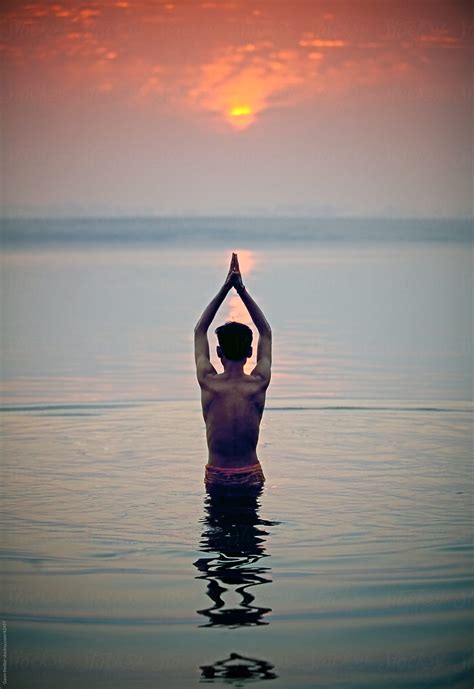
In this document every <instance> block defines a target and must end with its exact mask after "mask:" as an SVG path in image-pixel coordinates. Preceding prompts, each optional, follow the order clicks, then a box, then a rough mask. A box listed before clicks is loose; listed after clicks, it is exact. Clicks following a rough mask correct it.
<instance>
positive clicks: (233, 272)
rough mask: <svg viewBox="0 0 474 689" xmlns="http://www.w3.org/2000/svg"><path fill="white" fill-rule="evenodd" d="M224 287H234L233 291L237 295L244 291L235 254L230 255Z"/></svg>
mask: <svg viewBox="0 0 474 689" xmlns="http://www.w3.org/2000/svg"><path fill="white" fill-rule="evenodd" d="M224 286H225V287H227V288H228V289H231V288H232V287H235V289H236V290H237V292H239V293H240V292H241V290H243V289H244V284H243V282H242V275H241V274H240V268H239V259H238V258H237V254H232V258H231V261H230V268H229V272H228V273H227V277H226V280H225V283H224Z"/></svg>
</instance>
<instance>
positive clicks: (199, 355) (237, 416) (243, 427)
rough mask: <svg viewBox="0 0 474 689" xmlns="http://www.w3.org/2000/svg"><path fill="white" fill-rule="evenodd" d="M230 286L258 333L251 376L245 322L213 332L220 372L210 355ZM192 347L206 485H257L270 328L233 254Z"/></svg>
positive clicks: (249, 338)
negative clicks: (247, 370) (198, 388)
mask: <svg viewBox="0 0 474 689" xmlns="http://www.w3.org/2000/svg"><path fill="white" fill-rule="evenodd" d="M232 288H235V289H236V290H237V293H238V295H239V296H240V298H241V299H242V301H243V303H244V304H245V306H246V308H247V310H248V312H249V314H250V316H251V318H252V321H253V322H254V324H255V326H256V328H257V330H258V333H259V340H258V348H257V365H256V366H255V368H254V369H253V371H252V372H251V373H250V374H249V375H248V374H246V373H244V365H245V363H246V361H247V358H248V357H249V356H251V355H252V331H251V330H250V328H249V327H248V326H246V325H244V324H243V323H235V322H230V323H226V324H225V325H221V326H220V327H219V328H217V330H216V334H217V338H218V340H219V346H218V347H217V355H218V357H219V358H220V360H221V362H222V365H223V367H224V371H223V372H222V373H217V371H216V369H215V368H214V366H213V365H212V364H211V361H210V359H209V342H208V339H207V331H208V329H209V326H210V325H211V323H212V321H213V319H214V316H215V315H216V313H217V311H218V309H219V307H220V306H221V304H222V302H223V301H224V299H225V298H226V296H227V294H228V293H229V291H230V290H231V289H232ZM194 351H195V359H196V371H197V378H198V381H199V385H200V386H201V401H202V411H203V415H204V420H205V422H206V432H207V445H208V448H209V458H208V463H207V465H206V477H205V481H206V486H207V487H208V488H214V487H218V488H219V487H224V488H231V489H234V488H237V489H238V488H239V487H244V488H246V487H255V488H258V487H261V486H262V484H263V482H264V480H265V477H264V475H263V471H262V468H261V466H260V462H259V461H258V457H257V451H256V450H257V442H258V435H259V429H260V421H261V418H262V414H263V409H264V406H265V394H266V390H267V387H268V384H269V383H270V372H271V363H272V331H271V328H270V326H269V324H268V322H267V320H266V318H265V316H264V315H263V313H262V311H261V309H260V308H259V307H258V306H257V304H256V303H255V301H254V300H253V299H252V297H251V296H250V294H249V293H248V292H247V290H246V289H245V287H244V285H243V283H242V276H241V274H240V268H239V262H238V258H237V254H232V260H231V263H230V269H229V273H228V275H227V278H226V280H225V282H224V285H223V286H222V287H221V289H220V290H219V292H218V293H217V295H216V296H215V297H214V299H212V301H211V302H210V303H209V304H208V306H207V307H206V308H205V310H204V312H203V314H202V316H201V318H200V319H199V321H198V322H197V324H196V327H195V328H194Z"/></svg>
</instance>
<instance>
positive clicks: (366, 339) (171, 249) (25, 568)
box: [1, 219, 473, 689]
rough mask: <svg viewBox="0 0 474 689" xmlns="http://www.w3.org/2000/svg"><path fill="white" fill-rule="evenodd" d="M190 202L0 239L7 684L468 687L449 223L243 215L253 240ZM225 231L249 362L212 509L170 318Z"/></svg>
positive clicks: (188, 374) (463, 363) (206, 284)
mask: <svg viewBox="0 0 474 689" xmlns="http://www.w3.org/2000/svg"><path fill="white" fill-rule="evenodd" d="M82 222H83V225H84V223H85V221H82ZM203 222H205V221H204V220H202V219H201V220H199V221H196V224H195V226H194V230H195V234H194V235H192V239H191V235H190V236H189V241H188V240H186V241H184V240H183V238H182V237H181V239H179V236H180V232H178V233H177V234H176V226H173V227H171V228H170V230H169V232H168V234H166V231H163V232H162V235H163V236H162V237H161V239H157V237H156V236H155V237H153V236H152V237H150V236H148V237H147V238H146V242H144V241H143V240H141V241H140V242H135V241H133V239H134V225H133V221H130V223H131V224H130V225H129V226H128V230H127V229H126V223H124V224H122V229H121V233H122V234H121V235H120V236H119V237H118V238H117V237H116V238H115V239H114V240H113V241H111V240H107V241H106V239H107V238H105V239H104V238H102V239H101V241H100V242H97V241H95V240H94V241H93V239H94V235H93V233H92V232H91V231H90V226H88V225H87V223H85V226H86V227H89V234H88V235H87V233H86V235H85V236H84V237H82V238H80V239H81V240H80V241H79V238H78V235H77V231H78V230H77V224H74V223H70V224H69V230H68V223H66V222H63V224H62V228H63V229H62V231H63V236H61V237H60V238H58V237H57V236H56V238H54V241H53V240H51V241H48V242H47V243H45V244H43V243H42V242H41V239H40V236H41V233H40V235H38V234H37V235H36V237H34V241H33V240H32V238H31V236H32V235H34V234H35V232H36V233H38V226H37V225H36V224H35V223H31V224H30V225H29V226H28V228H29V229H28V232H29V235H28V236H27V234H28V233H25V231H24V230H20V229H18V226H17V229H18V232H16V233H15V232H12V230H11V228H10V230H9V232H10V236H8V233H7V235H6V243H5V253H4V257H3V261H2V283H3V294H4V297H3V318H4V320H5V322H7V323H8V325H9V327H8V329H7V330H5V331H4V332H3V336H2V337H3V348H2V349H3V385H2V396H3V412H2V415H1V419H2V426H3V448H2V455H3V492H4V497H3V509H2V513H3V514H2V517H3V519H2V523H3V525H4V531H3V546H4V547H3V560H2V572H3V576H2V579H3V590H4V596H3V598H4V604H3V608H4V618H5V619H6V622H7V635H8V681H9V684H11V686H15V687H17V686H18V687H34V688H35V689H42V688H43V687H44V688H45V689H46V688H47V689H50V688H51V689H54V688H56V687H57V688H58V689H59V688H60V687H61V688H63V687H65V686H67V687H86V686H87V687H97V688H98V687H101V688H103V687H114V688H116V687H134V688H135V687H154V688H156V687H166V688H168V687H170V688H173V687H176V688H179V689H188V687H189V688H192V687H197V686H201V685H203V686H204V685H205V684H206V683H207V684H211V685H215V686H235V687H245V686H247V684H248V683H257V684H258V682H259V681H265V682H269V683H270V684H269V686H272V687H273V686H274V687H275V688H277V687H281V688H282V689H306V688H309V687H331V688H333V687H350V688H351V689H352V688H354V689H355V688H357V687H360V688H361V689H362V688H363V689H371V688H372V687H373V688H375V687H377V688H378V687H380V686H384V687H393V688H398V687H400V688H402V687H403V688H404V689H417V688H421V687H426V688H427V689H428V688H430V689H431V688H432V687H440V688H441V687H442V688H443V689H444V688H445V687H460V688H461V687H471V686H472V684H473V681H472V678H473V667H472V666H473V663H472V655H471V652H472V607H471V591H472V559H471V556H472V508H471V505H472V502H471V501H472V474H471V471H472V469H471V454H472V410H473V407H472V361H471V347H472V339H471V338H472V315H471V314H472V254H471V244H470V242H469V241H468V239H469V237H468V234H466V233H467V230H466V228H464V229H463V231H462V232H460V231H459V228H458V229H456V228H455V229H454V230H453V233H452V238H451V239H449V237H450V235H449V232H448V231H449V227H448V226H447V225H446V224H445V225H442V226H441V225H438V229H437V230H436V232H437V233H438V234H436V232H435V233H434V235H436V236H431V235H430V233H429V227H424V228H422V229H420V226H419V225H416V224H411V225H410V223H409V222H408V221H407V222H406V223H405V224H403V223H402V224H400V225H399V227H398V229H397V232H396V233H395V231H394V230H393V228H392V234H390V231H389V229H387V232H386V233H385V234H384V233H383V232H381V231H380V230H379V233H380V236H378V237H376V236H373V235H371V236H365V237H364V236H362V235H361V234H360V228H359V230H357V227H356V226H353V227H350V232H349V231H348V229H347V228H346V229H345V230H344V231H342V230H341V229H339V230H338V232H339V233H340V234H339V235H338V237H337V238H336V237H335V236H334V234H333V235H331V233H329V235H328V232H329V230H328V228H331V227H332V229H331V232H333V233H334V232H335V231H336V230H335V226H334V225H332V226H331V224H330V223H329V225H327V227H326V229H325V232H326V234H325V236H324V237H321V236H320V235H318V233H317V232H315V234H311V232H310V231H309V230H308V228H307V229H306V230H305V231H302V230H301V231H299V232H298V233H297V234H295V235H291V227H292V226H291V225H290V224H288V221H286V222H287V234H286V235H284V234H283V232H282V231H281V228H282V227H283V224H282V223H283V221H281V223H280V226H279V227H280V229H279V232H280V234H278V233H277V234H276V235H275V236H273V235H271V234H269V230H268V225H265V223H263V224H259V223H258V222H257V221H255V222H256V225H255V228H256V229H255V241H254V240H252V236H251V228H249V227H248V226H245V223H244V221H239V222H240V223H243V225H242V227H241V230H239V231H238V228H237V229H236V228H235V226H234V230H235V231H236V232H237V231H238V233H237V236H236V237H234V241H233V242H232V243H231V242H228V240H227V239H226V238H224V237H222V236H221V235H219V234H218V232H217V229H216V228H211V230H210V231H209V232H206V231H204V230H205V228H204V229H203V226H202V223H203ZM214 222H215V223H217V222H218V221H214ZM222 222H224V221H222ZM225 222H230V221H225ZM262 222H263V221H262ZM301 222H303V221H301ZM305 222H306V223H308V222H309V221H305ZM189 226H191V227H192V223H191V221H187V228H188V229H187V230H186V231H188V232H189ZM12 227H13V225H12ZM179 227H181V226H179ZM441 227H442V230H441V229H439V228H441ZM14 229H15V227H14ZM181 229H182V227H181ZM300 229H301V228H300ZM316 229H317V228H316ZM451 229H452V228H451ZM410 231H412V232H413V235H414V236H415V240H413V241H412V240H409V237H410ZM341 233H342V234H341ZM440 233H441V234H440ZM443 233H444V234H443ZM197 234H199V237H198V236H197ZM177 235H178V239H177V238H176V236H177ZM290 238H291V239H292V241H289V239H290ZM198 239H199V241H198ZM233 249H240V255H241V256H242V261H241V262H242V263H243V271H244V276H245V275H246V276H247V277H246V283H247V287H248V289H249V291H251V292H252V294H253V295H254V296H255V297H256V298H257V300H258V301H259V303H260V304H261V305H262V307H263V308H264V311H265V313H266V314H267V316H268V318H269V320H270V322H271V324H272V326H273V332H274V340H275V342H274V375H273V379H272V383H271V386H270V388H269V391H268V398H267V409H266V411H265V414H264V419H263V422H262V431H261V443H260V450H259V456H260V459H261V462H262V464H263V466H264V469H265V473H266V476H267V483H266V486H265V489H264V491H263V493H262V495H261V496H259V497H258V498H257V499H254V500H253V501H252V500H247V501H246V502H245V503H243V504H242V503H238V504H232V503H230V502H228V503H226V504H224V505H222V504H219V503H216V502H212V501H210V499H209V498H208V497H206V495H205V493H204V490H203V485H202V478H203V465H204V462H205V454H206V447H205V435H204V427H203V422H202V418H201V413H200V408H199V391H198V388H197V385H196V383H195V380H194V372H193V355H192V328H193V325H194V323H195V321H196V320H197V318H198V316H199V315H200V312H201V311H202V309H203V308H204V306H205V304H206V303H207V301H208V300H209V299H210V298H211V297H212V296H213V295H214V293H215V291H216V290H217V288H218V287H219V285H220V284H221V282H222V280H223V278H224V276H225V273H226V262H227V261H228V258H230V252H231V251H232V250H233ZM239 308H240V307H239V303H238V301H236V300H235V299H230V300H229V301H228V302H227V303H226V304H225V305H224V307H223V311H222V318H221V319H219V316H218V318H217V319H216V325H217V324H218V323H219V322H222V321H223V320H224V319H225V318H226V317H228V316H232V315H233V316H235V317H243V316H244V314H243V313H242V312H241V311H239ZM212 337H214V336H212ZM216 363H217V362H216Z"/></svg>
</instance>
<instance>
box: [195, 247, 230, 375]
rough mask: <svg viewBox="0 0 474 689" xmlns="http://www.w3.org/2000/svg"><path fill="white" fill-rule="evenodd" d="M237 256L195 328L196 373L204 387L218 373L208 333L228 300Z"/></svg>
mask: <svg viewBox="0 0 474 689" xmlns="http://www.w3.org/2000/svg"><path fill="white" fill-rule="evenodd" d="M234 257H235V254H232V260H231V262H230V268H229V273H228V275H227V278H226V281H225V282H224V284H223V285H222V287H221V288H220V290H219V291H218V293H217V294H216V296H215V297H214V298H213V299H211V301H210V302H209V304H208V305H207V306H206V308H205V309H204V311H203V313H202V316H201V318H200V319H199V320H198V322H197V323H196V325H195V327H194V358H195V361H196V373H197V378H198V381H199V383H200V384H201V385H202V384H203V383H204V381H205V378H206V376H208V375H215V374H216V373H217V371H216V369H215V368H214V366H213V365H212V364H211V360H210V354H209V341H208V339H207V331H208V330H209V326H210V325H211V323H212V321H213V320H214V317H215V315H216V313H217V311H218V310H219V307H220V306H221V304H222V302H223V301H224V299H225V298H226V296H227V294H228V293H229V291H230V290H231V289H232V286H233V277H232V276H233V274H234V272H235V270H234V266H235V258H236V257H235V258H234Z"/></svg>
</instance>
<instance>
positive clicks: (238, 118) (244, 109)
mask: <svg viewBox="0 0 474 689" xmlns="http://www.w3.org/2000/svg"><path fill="white" fill-rule="evenodd" d="M227 121H228V122H229V123H230V124H231V125H232V126H233V127H235V128H236V129H245V128H246V127H248V126H250V125H251V124H252V123H253V122H254V121H255V114H254V112H253V111H252V108H251V107H250V106H248V105H237V106H235V107H232V108H230V110H229V111H228V113H227Z"/></svg>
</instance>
